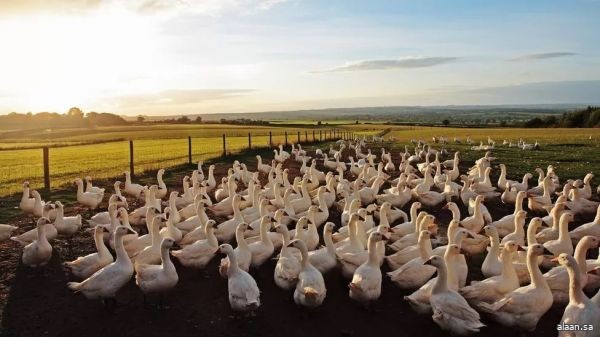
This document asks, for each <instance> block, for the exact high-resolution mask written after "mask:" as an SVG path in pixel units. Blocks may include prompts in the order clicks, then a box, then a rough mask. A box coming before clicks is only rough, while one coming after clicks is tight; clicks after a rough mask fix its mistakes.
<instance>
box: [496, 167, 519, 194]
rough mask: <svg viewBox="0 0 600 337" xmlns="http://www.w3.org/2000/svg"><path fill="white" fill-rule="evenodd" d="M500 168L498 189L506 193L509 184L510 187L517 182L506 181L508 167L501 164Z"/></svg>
mask: <svg viewBox="0 0 600 337" xmlns="http://www.w3.org/2000/svg"><path fill="white" fill-rule="evenodd" d="M498 166H499V167H500V176H499V177H498V189H499V190H501V191H504V190H505V189H506V187H507V184H508V186H509V187H510V186H511V185H512V184H515V183H517V182H516V181H514V180H508V179H506V165H504V164H499V165H498Z"/></svg>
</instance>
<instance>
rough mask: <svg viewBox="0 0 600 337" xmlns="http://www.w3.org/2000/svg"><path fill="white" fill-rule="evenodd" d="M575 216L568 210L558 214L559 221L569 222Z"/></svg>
mask: <svg viewBox="0 0 600 337" xmlns="http://www.w3.org/2000/svg"><path fill="white" fill-rule="evenodd" d="M574 218H575V215H573V213H572V212H569V211H565V212H563V214H562V215H561V216H560V222H561V223H566V224H568V223H570V222H571V221H573V219H574Z"/></svg>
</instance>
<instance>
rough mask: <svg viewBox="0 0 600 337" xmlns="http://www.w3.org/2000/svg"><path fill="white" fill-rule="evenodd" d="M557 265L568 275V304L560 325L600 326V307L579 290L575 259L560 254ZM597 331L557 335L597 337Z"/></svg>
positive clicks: (578, 270) (579, 273)
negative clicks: (565, 270)
mask: <svg viewBox="0 0 600 337" xmlns="http://www.w3.org/2000/svg"><path fill="white" fill-rule="evenodd" d="M557 260H558V263H559V264H560V265H561V266H563V267H565V268H566V269H567V272H568V273H569V304H568V305H567V307H566V308H565V312H564V313H563V316H562V319H561V320H560V322H561V323H562V324H574V325H577V326H580V327H582V326H584V325H591V326H592V327H597V326H598V325H600V306H598V304H597V303H594V302H592V301H591V300H590V299H589V298H588V297H587V296H586V295H585V294H584V293H583V291H582V290H581V288H582V287H581V280H580V277H581V271H580V267H579V265H578V264H577V262H576V261H575V259H574V258H573V257H572V256H570V255H568V254H564V253H563V254H560V255H559V257H558V259H557ZM597 335H598V334H597V331H593V330H592V331H580V332H577V333H576V334H570V333H568V331H562V332H560V333H559V336H561V337H567V336H578V337H579V336H581V337H593V336H597Z"/></svg>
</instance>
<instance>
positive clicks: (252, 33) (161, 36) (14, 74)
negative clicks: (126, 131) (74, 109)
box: [0, 0, 600, 115]
mask: <svg viewBox="0 0 600 337" xmlns="http://www.w3.org/2000/svg"><path fill="white" fill-rule="evenodd" d="M598 14H600V1H598V0H572V1H567V0H564V1H541V0H528V1H506V0H503V1H492V0H488V1H463V0H452V1H446V0H418V1H417V0H410V1H409V0H406V1H354V0H352V1H348V0H346V1H314V0H313V1H311V0H262V1H261V0H203V1H193V0H187V1H186V0H179V1H167V0H129V1H116V0H112V1H111V0H108V1H102V0H91V1H90V0H74V1H73V0H70V1H67V0H57V1H53V2H51V4H48V2H43V1H37V0H8V1H2V2H0V43H2V45H3V46H4V47H5V48H3V49H5V50H10V53H3V54H2V55H0V73H2V74H4V75H3V77H4V78H5V79H7V80H5V81H2V82H1V83H0V113H7V112H10V111H65V110H66V109H68V107H69V106H72V105H77V106H80V107H82V108H83V109H84V110H86V111H89V110H95V111H110V112H116V113H120V114H130V115H135V114H147V115H165V114H182V113H217V112H245V111H265V110H281V109H306V108H327V107H352V106H371V105H373V106H381V105H446V104H503V103H506V104H530V103H544V104H547V103H598V101H599V100H600V98H599V97H600V95H598V94H600V58H599V56H600V50H599V49H600V47H599V44H598V41H600V20H598Z"/></svg>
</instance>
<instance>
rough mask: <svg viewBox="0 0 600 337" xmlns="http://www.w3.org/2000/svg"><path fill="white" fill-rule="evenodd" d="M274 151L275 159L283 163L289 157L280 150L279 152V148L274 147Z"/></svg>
mask: <svg viewBox="0 0 600 337" xmlns="http://www.w3.org/2000/svg"><path fill="white" fill-rule="evenodd" d="M273 153H274V155H273V159H275V161H277V162H278V163H283V162H285V161H286V159H287V157H285V156H284V155H282V154H280V152H278V151H277V149H274V150H273Z"/></svg>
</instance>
